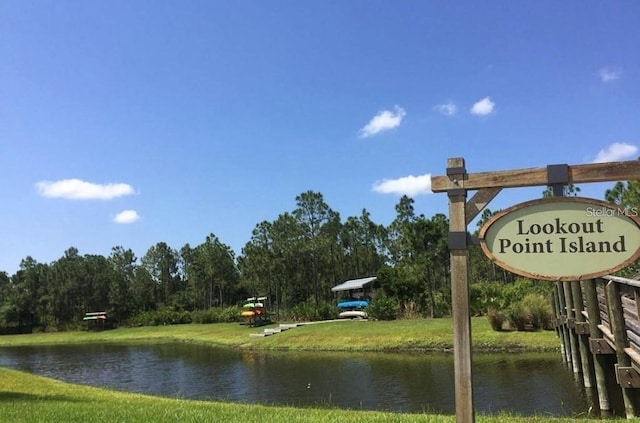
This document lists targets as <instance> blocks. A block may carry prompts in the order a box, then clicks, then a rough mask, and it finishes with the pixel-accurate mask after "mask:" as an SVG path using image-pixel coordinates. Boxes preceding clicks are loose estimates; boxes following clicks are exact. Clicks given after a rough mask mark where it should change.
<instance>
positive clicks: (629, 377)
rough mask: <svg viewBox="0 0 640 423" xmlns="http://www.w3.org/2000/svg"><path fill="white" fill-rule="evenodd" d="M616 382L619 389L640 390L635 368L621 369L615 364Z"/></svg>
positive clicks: (639, 379)
mask: <svg viewBox="0 0 640 423" xmlns="http://www.w3.org/2000/svg"><path fill="white" fill-rule="evenodd" d="M615 367H616V381H617V382H618V385H620V387H621V388H640V373H638V371H637V370H636V369H635V367H623V366H619V365H617V364H616V366H615Z"/></svg>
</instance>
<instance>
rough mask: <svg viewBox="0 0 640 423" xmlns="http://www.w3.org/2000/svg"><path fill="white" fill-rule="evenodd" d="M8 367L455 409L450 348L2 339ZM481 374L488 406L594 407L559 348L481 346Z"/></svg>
mask: <svg viewBox="0 0 640 423" xmlns="http://www.w3.org/2000/svg"><path fill="white" fill-rule="evenodd" d="M0 366H4V367H12V368H17V369H20V370H24V371H28V372H30V373H34V374H41V375H44V376H49V377H53V378H56V379H61V380H65V381H68V382H73V383H81V384H88V385H94V386H101V387H107V388H112V389H118V390H124V391H132V392H141V393H148V394H153V395H162V396H169V397H180V398H190V399H209V400H211V399H215V400H227V401H237V402H249V403H266V404H286V405H331V406H337V407H344V408H354V409H375V410H389V411H399V412H419V411H425V410H429V411H435V412H442V413H448V414H453V413H455V404H454V382H453V357H452V355H450V354H395V353H394V354H383V353H375V354H374V353H309V352H287V353H263V352H255V351H235V350H231V349H224V348H211V347H207V346H201V345H190V344H163V345H140V346H123V345H78V346H43V347H12V348H0ZM473 377H474V395H475V406H476V409H477V410H478V412H481V413H494V412H499V411H506V410H508V411H514V412H517V413H520V414H540V413H547V414H551V415H573V414H576V413H584V412H585V411H586V410H587V409H588V404H587V401H586V399H585V398H584V395H583V392H582V391H583V390H582V389H580V387H578V386H576V384H575V382H574V380H573V376H572V373H571V372H569V371H568V370H567V369H566V368H565V367H563V365H562V362H561V357H560V355H559V354H553V353H549V354H526V355H520V354H491V355H478V354H476V355H475V356H474V368H473Z"/></svg>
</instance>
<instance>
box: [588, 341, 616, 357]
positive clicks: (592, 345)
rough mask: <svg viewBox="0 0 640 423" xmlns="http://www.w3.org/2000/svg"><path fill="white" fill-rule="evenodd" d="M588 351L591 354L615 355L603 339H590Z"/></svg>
mask: <svg viewBox="0 0 640 423" xmlns="http://www.w3.org/2000/svg"><path fill="white" fill-rule="evenodd" d="M589 349H590V350H591V353H592V354H615V353H616V352H615V350H614V349H613V347H612V346H611V345H609V343H608V342H607V341H606V340H605V339H604V338H590V339H589Z"/></svg>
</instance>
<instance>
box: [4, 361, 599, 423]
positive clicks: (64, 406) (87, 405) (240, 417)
mask: <svg viewBox="0 0 640 423" xmlns="http://www.w3.org/2000/svg"><path fill="white" fill-rule="evenodd" d="M476 420H477V421H478V422H486V423H506V422H525V423H543V422H551V423H555V422H558V423H561V422H566V423H576V422H580V421H586V420H587V419H586V418H581V417H576V418H566V417H565V418H551V417H549V416H537V417H520V416H515V415H508V414H500V415H496V416H485V415H479V416H477V419H476ZM0 421H2V422H12V423H22V422H24V423H33V422H56V423H58V422H83V423H84V422H92V423H96V422H136V423H138V422H180V423H186V422H224V423H227V422H248V421H259V422H260V423H282V422H287V423H297V422H318V423H325V422H326V423H329V422H331V423H352V422H353V423H355V422H362V423H364V422H381V423H382V422H385V423H393V422H398V423H421V422H425V423H426V422H429V423H445V422H446V423H453V422H455V416H448V415H434V414H399V413H384V412H375V411H351V410H341V409H335V408H294V407H280V406H263V405H247V404H231V403H223V402H206V401H190V400H180V399H169V398H159V397H153V396H148V395H140V394H129V393H123V392H115V391H109V390H106V389H100V388H92V387H88V386H79V385H72V384H68V383H64V382H59V381H56V380H53V379H48V378H44V377H40V376H34V375H30V374H27V373H22V372H18V371H15V370H7V369H0Z"/></svg>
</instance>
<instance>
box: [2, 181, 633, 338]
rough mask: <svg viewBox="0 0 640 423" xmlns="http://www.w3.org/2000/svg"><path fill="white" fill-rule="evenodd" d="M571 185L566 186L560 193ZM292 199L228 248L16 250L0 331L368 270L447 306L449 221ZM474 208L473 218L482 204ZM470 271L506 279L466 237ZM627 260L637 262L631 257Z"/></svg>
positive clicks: (313, 289) (411, 303) (287, 299)
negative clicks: (45, 259) (139, 252)
mask: <svg viewBox="0 0 640 423" xmlns="http://www.w3.org/2000/svg"><path fill="white" fill-rule="evenodd" d="M577 191H578V190H576V189H575V188H572V189H569V190H568V192H567V194H575V193H576V192H577ZM605 197H606V199H607V201H610V202H613V203H615V204H618V205H621V206H624V207H630V208H633V207H640V182H638V181H630V182H625V183H623V182H620V183H617V184H616V185H615V186H614V187H613V188H612V189H610V190H607V192H606V194H605ZM295 201H296V207H295V209H294V210H291V211H288V212H284V213H282V214H280V215H279V216H278V217H277V218H276V219H274V220H273V221H271V222H269V221H263V222H260V223H258V224H257V225H256V226H255V228H254V229H253V232H252V234H251V238H250V239H249V241H248V242H247V243H246V244H245V246H244V247H243V248H242V252H241V254H240V256H239V257H236V256H235V254H234V252H233V251H232V249H231V248H230V247H229V246H227V245H226V244H224V243H223V242H222V241H221V240H220V239H219V238H218V237H217V236H216V235H215V234H209V235H207V236H206V237H205V238H204V240H203V241H202V243H201V244H199V245H196V246H191V245H189V244H186V245H184V246H183V247H181V248H180V249H179V250H176V249H174V248H172V247H171V246H169V245H167V244H166V243H165V242H158V243H157V244H155V245H153V246H151V247H150V248H149V249H148V250H147V251H146V253H145V254H144V255H143V256H142V257H141V258H140V259H138V258H137V257H136V255H135V254H134V252H133V251H132V250H130V249H126V248H125V247H123V246H115V247H113V249H112V251H111V254H110V255H109V256H108V257H103V256H100V255H91V254H87V255H80V252H79V251H78V250H77V249H76V248H74V247H70V248H68V249H67V250H66V251H65V252H64V253H63V255H62V256H61V257H60V258H59V259H57V260H55V261H53V262H52V263H48V264H45V263H39V262H38V261H36V260H35V259H34V258H32V257H26V258H24V259H23V260H22V261H21V263H20V267H19V270H18V271H17V272H16V273H15V274H14V275H11V276H10V275H8V274H7V273H6V272H0V331H2V332H5V333H6V332H10V331H13V332H19V331H29V330H31V329H33V328H39V329H42V330H46V329H48V328H56V329H64V328H70V327H77V326H78V325H79V323H80V322H82V317H83V316H84V314H85V313H86V312H91V311H108V313H109V316H110V319H111V320H112V321H113V322H115V324H123V323H126V322H127V321H129V320H130V319H132V318H133V317H134V316H136V315H138V314H140V313H143V312H150V311H155V310H159V309H164V308H169V309H172V310H175V311H190V312H191V311H197V310H207V309H210V308H212V307H224V306H228V305H237V304H239V303H240V302H241V301H242V300H243V299H245V298H246V297H247V296H267V297H268V298H269V300H268V301H269V304H270V305H271V307H273V308H275V311H280V310H283V309H284V310H286V309H290V308H292V307H294V306H296V305H298V304H300V303H309V304H312V305H314V306H315V307H319V306H320V305H322V304H323V303H325V302H333V301H334V298H333V296H332V292H331V287H333V286H335V285H337V284H338V283H340V282H343V281H344V280H347V279H355V278H361V277H366V276H377V277H378V279H379V281H380V283H381V289H382V291H383V294H384V295H385V298H387V299H389V298H390V299H393V300H394V301H396V302H397V304H398V305H399V306H400V308H401V310H403V311H405V312H407V313H414V312H415V313H420V314H421V315H426V316H431V317H437V316H442V315H446V314H448V313H449V312H450V308H451V299H450V279H449V252H448V248H447V239H448V231H449V221H448V219H447V217H446V216H445V215H444V214H435V215H434V216H432V217H430V218H427V217H426V216H424V215H423V214H418V213H416V211H415V208H414V200H413V199H412V198H410V197H407V196H403V197H401V198H400V199H399V201H398V203H397V204H396V206H395V211H396V217H395V219H394V220H393V221H392V222H391V223H390V224H389V225H388V226H384V225H381V224H377V223H375V222H374V221H373V220H372V219H371V214H370V213H369V212H368V211H367V210H366V209H363V210H362V212H361V213H360V215H359V216H349V217H347V218H346V219H345V220H342V219H341V217H340V215H339V214H338V213H337V212H336V211H334V210H333V209H332V208H331V207H330V206H329V205H328V204H327V203H326V202H325V200H324V197H323V195H322V194H321V193H318V192H314V191H307V192H304V193H302V194H300V195H298V196H297V197H296V198H295ZM492 214H493V213H492V212H491V211H490V210H489V209H486V210H484V212H483V214H482V216H481V219H480V223H479V224H478V227H480V226H481V224H482V223H483V222H484V221H486V220H488V219H489V218H490V217H491V216H492ZM470 263H471V265H470V276H471V280H472V282H473V283H486V284H495V283H500V284H504V283H509V282H513V281H514V275H512V274H510V273H509V272H506V271H504V270H503V269H501V268H498V267H497V266H496V265H494V264H493V263H492V262H491V261H489V260H488V259H487V258H486V257H485V256H484V254H482V252H481V251H480V249H478V248H472V249H470ZM636 267H637V266H636Z"/></svg>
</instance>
